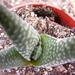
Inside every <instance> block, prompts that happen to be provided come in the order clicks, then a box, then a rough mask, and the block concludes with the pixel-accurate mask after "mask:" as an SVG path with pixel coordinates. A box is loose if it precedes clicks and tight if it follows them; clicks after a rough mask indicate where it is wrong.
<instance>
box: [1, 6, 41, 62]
mask: <svg viewBox="0 0 75 75" xmlns="http://www.w3.org/2000/svg"><path fill="white" fill-rule="evenodd" d="M0 23H1V24H2V26H3V28H4V30H5V31H6V33H7V34H8V36H9V38H10V39H11V40H12V42H13V43H14V44H15V45H16V47H17V48H18V52H19V53H20V54H21V55H22V56H23V57H24V58H25V59H26V60H29V61H30V57H31V54H32V52H33V51H34V49H35V47H36V45H37V44H38V42H39V38H40V37H39V34H38V32H37V31H36V30H35V29H34V28H33V27H32V26H31V25H29V24H28V23H26V22H25V21H23V20H22V19H21V18H19V16H17V15H15V14H14V13H12V12H9V11H8V10H7V9H6V8H5V7H3V6H1V5H0Z"/></svg>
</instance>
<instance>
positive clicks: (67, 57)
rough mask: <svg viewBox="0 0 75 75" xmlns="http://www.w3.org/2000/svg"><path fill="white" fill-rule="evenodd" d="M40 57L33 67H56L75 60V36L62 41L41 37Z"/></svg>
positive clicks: (50, 37)
mask: <svg viewBox="0 0 75 75" xmlns="http://www.w3.org/2000/svg"><path fill="white" fill-rule="evenodd" d="M41 39H42V55H41V56H40V57H39V59H37V60H36V61H32V64H33V65H35V66H48V65H49V66H57V65H59V64H64V63H67V62H70V61H74V60H75V36H72V37H67V38H64V39H59V38H54V37H52V36H48V35H44V34H42V35H41Z"/></svg>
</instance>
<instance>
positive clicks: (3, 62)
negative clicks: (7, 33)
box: [0, 45, 28, 70]
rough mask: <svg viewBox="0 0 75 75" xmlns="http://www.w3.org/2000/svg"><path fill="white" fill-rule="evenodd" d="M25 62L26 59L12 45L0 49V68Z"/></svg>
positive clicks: (23, 64) (24, 63)
mask: <svg viewBox="0 0 75 75" xmlns="http://www.w3.org/2000/svg"><path fill="white" fill-rule="evenodd" d="M27 64H28V63H27V61H26V60H25V59H24V58H23V57H22V56H21V55H20V54H19V53H18V51H17V50H16V48H15V47H14V46H13V45H11V46H10V47H8V48H6V49H3V50H0V70H2V69H8V68H12V67H20V66H25V65H27Z"/></svg>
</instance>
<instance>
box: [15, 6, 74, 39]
mask: <svg viewBox="0 0 75 75" xmlns="http://www.w3.org/2000/svg"><path fill="white" fill-rule="evenodd" d="M14 12H15V13H16V14H17V15H19V16H20V17H21V18H22V19H23V20H25V21H27V22H28V23H29V24H30V25H32V26H33V27H34V28H35V29H36V30H37V31H38V32H39V33H40V34H48V35H51V36H54V37H56V38H65V37H70V36H74V35H75V29H74V28H70V27H68V26H67V25H66V24H64V23H63V22H62V21H61V20H60V19H59V17H58V16H57V15H56V14H55V13H54V12H53V11H52V10H51V9H50V8H46V7H45V6H42V7H30V6H26V7H23V8H20V9H17V10H14Z"/></svg>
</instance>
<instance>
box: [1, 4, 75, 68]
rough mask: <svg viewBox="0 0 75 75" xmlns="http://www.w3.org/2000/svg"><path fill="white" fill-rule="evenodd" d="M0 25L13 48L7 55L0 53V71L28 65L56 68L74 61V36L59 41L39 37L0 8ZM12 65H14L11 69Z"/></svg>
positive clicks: (12, 14)
mask: <svg viewBox="0 0 75 75" xmlns="http://www.w3.org/2000/svg"><path fill="white" fill-rule="evenodd" d="M0 23H1V25H2V27H3V28H4V30H5V31H6V33H7V34H8V36H9V38H10V39H11V40H12V42H13V43H14V45H15V46H10V47H9V48H7V49H6V52H5V50H2V51H0V65H1V66H0V69H5V68H10V67H17V66H22V65H31V64H32V65H34V66H47V65H49V66H55V65H59V64H64V63H67V62H70V61H73V60H75V36H72V37H67V38H63V39H59V38H55V37H52V36H50V35H46V34H41V35H40V34H38V32H37V31H36V30H35V29H34V28H33V27H32V26H31V25H29V24H28V23H27V22H25V21H23V20H22V19H21V18H19V17H18V16H17V15H15V14H14V13H12V12H9V11H8V10H7V9H6V8H5V7H3V6H2V5H0ZM40 42H41V43H40ZM3 52H5V54H4V53H3ZM16 54H17V55H16ZM15 60H18V62H17V61H15ZM12 61H15V62H13V64H12V65H11V63H12ZM4 63H6V64H4ZM8 64H9V65H8Z"/></svg>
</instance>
